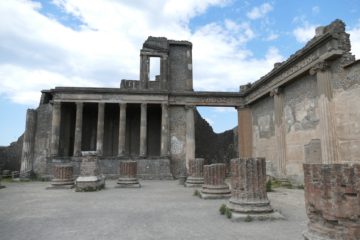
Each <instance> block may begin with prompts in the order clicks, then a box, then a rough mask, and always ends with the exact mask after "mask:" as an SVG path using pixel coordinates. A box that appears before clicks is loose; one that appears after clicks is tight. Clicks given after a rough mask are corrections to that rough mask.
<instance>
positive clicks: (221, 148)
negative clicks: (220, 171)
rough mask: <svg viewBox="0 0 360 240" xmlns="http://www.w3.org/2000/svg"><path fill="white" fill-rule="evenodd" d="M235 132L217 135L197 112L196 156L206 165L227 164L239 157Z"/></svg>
mask: <svg viewBox="0 0 360 240" xmlns="http://www.w3.org/2000/svg"><path fill="white" fill-rule="evenodd" d="M236 149H237V145H235V142H234V131H233V130H232V129H231V130H228V131H225V132H223V133H219V134H216V133H215V132H214V131H213V129H212V127H211V126H210V125H209V123H208V122H207V121H206V120H205V119H203V118H202V117H201V115H200V114H199V112H198V111H196V110H195V156H196V158H204V160H205V164H211V163H226V164H229V163H230V160H231V159H232V158H235V157H236V156H237V152H236Z"/></svg>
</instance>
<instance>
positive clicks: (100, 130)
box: [96, 103, 105, 156]
mask: <svg viewBox="0 0 360 240" xmlns="http://www.w3.org/2000/svg"><path fill="white" fill-rule="evenodd" d="M104 112H105V103H99V105H98V121H97V132H96V152H97V154H98V155H99V156H102V155H103V142H104Z"/></svg>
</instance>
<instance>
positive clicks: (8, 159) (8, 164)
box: [0, 135, 23, 174]
mask: <svg viewBox="0 0 360 240" xmlns="http://www.w3.org/2000/svg"><path fill="white" fill-rule="evenodd" d="M22 147H23V135H21V136H20V137H19V138H18V140H17V141H16V142H12V143H10V145H9V146H7V147H0V170H4V169H7V170H11V171H20V161H21V152H22ZM0 174H1V173H0Z"/></svg>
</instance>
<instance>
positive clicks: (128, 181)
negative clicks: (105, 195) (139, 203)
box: [115, 178, 141, 188]
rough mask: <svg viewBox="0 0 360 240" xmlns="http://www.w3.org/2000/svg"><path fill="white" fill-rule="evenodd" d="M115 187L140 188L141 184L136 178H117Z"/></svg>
mask: <svg viewBox="0 0 360 240" xmlns="http://www.w3.org/2000/svg"><path fill="white" fill-rule="evenodd" d="M117 184H118V185H117V186H115V187H116V188H140V187H141V185H140V183H139V181H138V179H137V178H119V179H118V181H117Z"/></svg>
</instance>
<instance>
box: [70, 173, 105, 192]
mask: <svg viewBox="0 0 360 240" xmlns="http://www.w3.org/2000/svg"><path fill="white" fill-rule="evenodd" d="M103 188H105V176H104V175H99V176H86V177H85V176H84V177H81V176H80V177H78V178H77V179H76V181H75V192H95V191H99V190H101V189H103Z"/></svg>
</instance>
